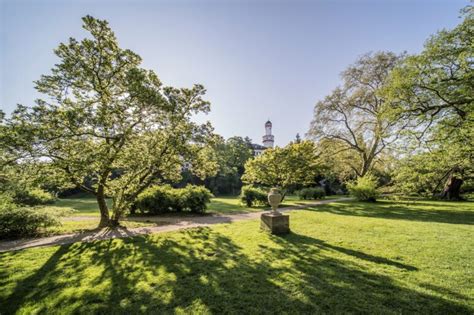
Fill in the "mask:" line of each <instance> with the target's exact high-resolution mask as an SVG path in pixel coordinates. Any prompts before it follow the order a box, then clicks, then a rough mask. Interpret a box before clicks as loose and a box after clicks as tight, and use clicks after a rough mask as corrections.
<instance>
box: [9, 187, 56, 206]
mask: <svg viewBox="0 0 474 315" xmlns="http://www.w3.org/2000/svg"><path fill="white" fill-rule="evenodd" d="M13 201H14V202H15V203H17V204H20V205H26V206H36V205H47V204H52V203H54V201H56V197H55V196H53V195H52V194H51V193H49V192H47V191H44V190H42V189H41V188H30V189H26V190H19V191H15V192H14V195H13Z"/></svg>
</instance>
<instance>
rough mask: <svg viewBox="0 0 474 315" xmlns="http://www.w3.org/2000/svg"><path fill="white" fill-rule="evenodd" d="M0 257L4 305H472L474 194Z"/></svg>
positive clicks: (463, 309) (18, 308)
mask: <svg viewBox="0 0 474 315" xmlns="http://www.w3.org/2000/svg"><path fill="white" fill-rule="evenodd" d="M290 221H291V229H292V233H291V234H289V235H286V236H282V237H278V236H271V235H268V234H266V233H263V232H260V231H259V222H258V221H257V220H253V221H241V222H236V223H232V224H222V225H216V226H213V227H210V228H198V229H190V230H185V231H181V232H172V233H164V234H155V235H150V236H142V237H133V238H126V239H115V240H107V241H100V242H94V243H75V244H71V245H62V246H54V247H45V248H35V249H28V250H22V251H17V252H9V253H3V254H0V288H1V290H0V310H2V311H0V313H2V314H4V313H5V314H10V313H15V312H17V313H20V314H31V313H44V314H54V313H86V314H90V313H107V314H110V313H124V314H134V313H215V314H221V313H269V314H270V313H272V314H273V313H293V314H294V313H318V312H319V313H321V312H322V313H347V312H350V313H384V314H400V313H436V314H446V313H451V314H459V313H470V314H472V313H473V312H474V299H473V297H474V274H473V272H474V268H473V267H474V266H473V261H474V241H473V239H474V203H468V202H464V203H462V202H458V203H451V202H432V201H430V202H421V201H417V202H396V201H383V202H379V203H377V204H368V203H357V202H351V201H347V202H343V201H341V202H337V203H333V204H328V205H324V206H319V207H314V208H312V209H308V210H298V211H293V212H292V213H291V219H290Z"/></svg>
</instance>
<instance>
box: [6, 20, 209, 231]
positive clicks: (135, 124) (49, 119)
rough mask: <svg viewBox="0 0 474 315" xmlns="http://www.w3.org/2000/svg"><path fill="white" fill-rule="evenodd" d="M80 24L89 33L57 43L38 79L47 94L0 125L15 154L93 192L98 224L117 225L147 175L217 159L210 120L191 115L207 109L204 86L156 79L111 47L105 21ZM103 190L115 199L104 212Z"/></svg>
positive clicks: (165, 175)
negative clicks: (13, 137) (18, 150)
mask: <svg viewBox="0 0 474 315" xmlns="http://www.w3.org/2000/svg"><path fill="white" fill-rule="evenodd" d="M83 22H84V24H83V27H84V29H85V30H86V31H88V32H89V33H90V35H91V36H90V38H85V39H83V40H81V41H78V40H76V39H74V38H70V39H69V41H68V42H67V43H61V44H60V45H59V47H58V48H57V49H56V50H55V54H56V55H57V56H58V58H59V62H58V63H57V64H56V65H55V66H54V67H53V69H52V71H51V74H48V75H43V76H41V78H40V79H39V80H38V81H37V82H36V89H37V90H38V91H39V92H41V93H43V94H44V95H45V96H46V98H44V99H38V100H37V101H36V105H34V106H32V107H31V108H28V107H25V106H18V107H17V109H16V110H15V111H14V113H13V114H12V117H11V118H10V119H9V120H8V123H7V125H8V128H10V129H11V130H15V134H19V135H21V136H22V139H27V141H24V145H23V146H22V149H23V152H28V154H29V156H30V157H31V158H34V159H37V160H46V161H48V162H49V163H50V166H51V167H54V168H55V169H56V170H57V171H58V172H59V173H60V175H61V176H63V177H65V178H67V179H68V180H69V181H71V182H73V183H74V184H76V185H77V186H79V187H81V188H82V189H84V190H86V191H88V192H91V193H93V194H95V195H96V197H97V201H98V204H99V208H100V212H101V225H102V226H103V225H108V224H117V223H118V220H119V219H120V217H121V216H122V214H123V213H124V212H125V211H126V210H127V209H128V207H129V206H130V204H131V203H132V202H133V200H134V198H135V197H136V196H137V195H138V194H139V193H140V192H141V191H143V190H144V189H145V188H147V187H148V186H150V185H151V184H152V183H153V182H158V183H159V182H160V181H163V180H177V179H179V174H180V170H181V168H182V165H183V163H184V162H190V164H191V165H192V166H191V169H192V170H193V172H195V173H196V174H198V175H200V176H205V175H206V174H212V173H214V172H215V170H216V164H215V162H214V160H213V159H212V154H210V153H211V151H210V150H209V142H210V139H211V138H212V137H211V135H212V127H211V126H210V124H203V125H198V124H196V123H194V122H193V121H192V120H191V118H192V116H193V115H194V114H197V113H207V112H209V110H210V104H209V102H207V101H205V100H204V99H203V96H204V94H205V89H204V87H203V86H202V85H195V86H194V87H192V88H189V89H188V88H180V89H178V88H174V87H166V86H163V85H162V83H161V81H160V80H159V78H158V76H157V75H156V74H155V73H154V72H153V71H151V70H145V69H143V68H141V67H140V64H141V58H140V57H139V56H138V55H137V54H136V53H134V52H132V51H130V50H128V49H122V48H120V47H119V44H118V42H117V39H116V37H115V35H114V33H113V31H112V30H111V28H110V27H109V25H108V23H107V21H104V20H98V19H95V18H93V17H91V16H86V17H84V18H83ZM15 145H16V144H15ZM86 178H87V179H88V180H89V181H90V182H92V185H86V184H85V179H86ZM106 196H111V197H112V198H113V209H112V211H113V215H112V218H111V219H110V218H109V210H108V208H107V204H106V202H105V197H106Z"/></svg>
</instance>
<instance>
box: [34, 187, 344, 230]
mask: <svg viewBox="0 0 474 315" xmlns="http://www.w3.org/2000/svg"><path fill="white" fill-rule="evenodd" d="M330 198H340V196H337V197H335V196H330V197H327V199H330ZM314 202H315V201H314V200H299V199H298V197H297V196H287V197H286V198H285V202H284V204H282V205H281V206H282V207H288V206H298V205H304V204H308V203H314ZM107 203H108V205H109V207H111V206H112V200H111V199H107ZM54 206H57V207H64V208H72V209H74V210H76V211H75V212H74V213H73V214H72V215H71V216H68V217H65V218H64V219H62V226H59V227H52V228H48V229H47V230H46V231H44V233H43V234H46V235H50V234H66V233H72V232H84V231H91V230H94V229H96V228H97V226H98V224H99V208H98V206H97V201H96V199H95V197H94V196H92V195H88V194H79V195H75V196H71V197H68V198H61V199H59V200H58V201H57V202H56V203H55V204H54ZM265 209H267V210H268V209H270V208H269V207H255V208H249V207H246V206H243V205H241V204H240V200H239V198H238V197H235V196H226V197H217V198H212V201H211V203H210V204H209V205H208V209H207V211H206V213H207V214H236V213H242V212H256V211H262V210H265ZM188 214H189V213H169V214H164V215H165V216H185V215H188ZM121 224H122V225H123V226H125V227H128V228H135V227H142V226H155V225H163V224H166V222H165V223H164V222H162V220H161V219H160V216H153V217H148V216H140V215H137V216H128V217H126V218H124V219H123V220H122V222H121Z"/></svg>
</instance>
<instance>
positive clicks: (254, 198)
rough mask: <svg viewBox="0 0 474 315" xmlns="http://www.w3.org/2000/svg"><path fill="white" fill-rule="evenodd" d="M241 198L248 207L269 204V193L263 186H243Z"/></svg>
mask: <svg viewBox="0 0 474 315" xmlns="http://www.w3.org/2000/svg"><path fill="white" fill-rule="evenodd" d="M240 200H241V201H242V203H243V204H245V205H246V206H247V207H254V206H264V205H268V194H267V192H266V191H264V190H263V189H261V188H257V187H252V186H243V187H242V191H241V193H240Z"/></svg>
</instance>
